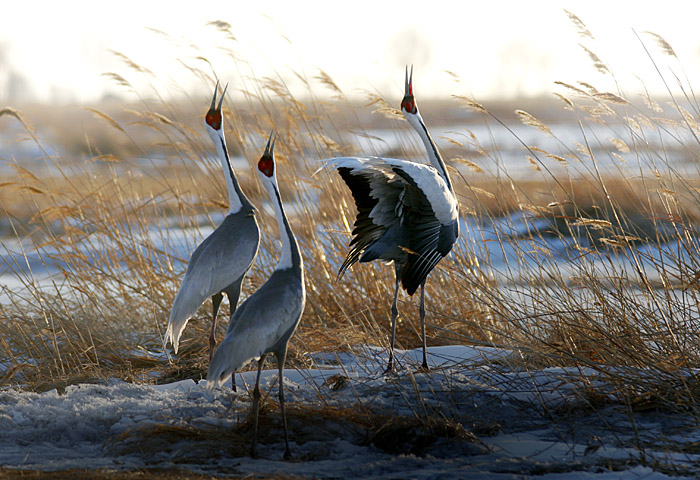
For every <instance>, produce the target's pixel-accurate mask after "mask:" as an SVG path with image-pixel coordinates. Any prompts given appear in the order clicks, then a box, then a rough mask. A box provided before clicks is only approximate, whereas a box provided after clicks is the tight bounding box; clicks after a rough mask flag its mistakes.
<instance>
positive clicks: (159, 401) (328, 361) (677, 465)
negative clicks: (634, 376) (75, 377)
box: [0, 346, 700, 480]
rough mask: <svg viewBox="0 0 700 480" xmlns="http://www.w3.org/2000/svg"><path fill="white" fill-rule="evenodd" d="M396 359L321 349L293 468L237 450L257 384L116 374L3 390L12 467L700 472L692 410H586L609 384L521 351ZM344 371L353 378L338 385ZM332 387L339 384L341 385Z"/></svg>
mask: <svg viewBox="0 0 700 480" xmlns="http://www.w3.org/2000/svg"><path fill="white" fill-rule="evenodd" d="M397 353H398V355H397V359H398V361H399V366H400V370H399V372H398V373H397V374H396V375H388V376H387V375H384V374H383V373H382V371H383V369H384V367H385V362H386V351H385V350H383V349H380V348H376V347H369V346H365V347H361V348H358V349H357V350H356V352H355V354H349V353H341V354H338V355H332V354H316V355H312V356H311V360H312V363H314V365H315V366H314V368H310V369H300V370H293V369H288V370H286V371H285V391H286V393H287V402H288V406H289V411H288V412H289V413H288V417H289V421H290V431H291V438H290V440H291V448H292V452H293V454H294V456H295V458H296V460H295V461H293V462H284V461H282V459H281V457H282V453H283V450H284V447H283V443H282V438H281V436H280V437H279V438H277V440H273V441H270V440H269V439H270V438H276V437H267V438H268V440H267V441H263V442H262V444H260V445H259V456H260V457H259V458H258V459H251V458H249V457H247V456H236V455H232V454H231V452H230V450H228V449H227V445H226V437H225V434H226V432H228V431H229V430H230V429H233V428H234V427H235V426H236V425H237V423H238V422H240V421H242V420H243V419H245V418H246V415H247V414H248V412H249V408H250V397H249V395H248V393H246V391H245V388H239V392H238V393H233V392H232V391H231V390H230V389H228V388H220V389H217V390H215V391H214V392H208V391H207V389H206V388H205V384H206V382H205V381H200V382H196V381H194V380H183V381H179V382H175V383H170V384H167V385H136V384H130V383H126V382H123V381H120V380H110V381H107V382H105V383H103V384H81V385H74V386H69V387H67V388H66V390H65V392H63V393H59V392H57V391H56V390H53V391H50V392H46V393H42V394H38V393H33V392H27V391H22V390H19V389H16V388H3V389H1V390H0V465H1V466H3V467H5V468H17V469H31V470H44V471H47V470H65V469H72V468H79V469H97V468H109V469H117V470H129V469H136V468H145V467H151V468H152V467H154V466H157V467H158V468H164V469H167V468H173V467H178V468H187V469H191V470H192V471H196V472H200V473H210V474H217V473H228V474H231V473H238V474H252V473H255V474H268V475H274V474H275V473H284V474H286V475H297V476H300V477H314V478H418V479H427V478H467V477H468V478H475V479H479V478H489V479H490V478H497V479H516V478H517V479H522V478H542V479H547V480H554V479H564V478H567V479H586V480H588V479H595V480H607V479H613V478H614V479H653V480H660V479H668V478H681V477H673V476H671V475H670V474H669V473H668V472H672V471H679V472H685V473H687V474H688V475H697V474H698V472H700V470H699V469H698V467H697V465H699V464H700V455H698V454H691V453H688V454H686V453H682V451H681V449H677V451H673V449H672V447H668V445H672V444H674V442H675V444H677V445H678V444H683V442H686V443H690V444H692V443H693V442H697V439H698V438H699V437H700V429H699V428H698V425H697V424H696V422H694V421H693V418H692V414H688V415H687V418H686V417H684V416H683V415H678V414H676V415H671V414H668V413H663V412H645V413H630V412H629V411H627V410H626V409H625V408H624V406H623V405H621V404H619V403H615V402H611V403H610V405H608V406H603V407H599V408H587V405H586V403H585V401H584V400H583V399H582V398H580V395H579V393H577V392H578V391H579V390H578V387H580V386H581V385H583V383H584V382H588V383H590V382H594V383H595V382H599V381H600V380H598V379H597V375H596V372H594V371H592V370H590V371H583V370H581V369H576V368H549V369H543V370H540V371H520V370H518V369H517V368H516V367H515V366H514V365H517V362H515V361H514V360H515V358H516V357H515V356H514V355H513V353H512V352H509V351H506V350H499V349H495V348H486V347H466V346H448V347H433V348H431V349H430V361H431V365H432V367H433V370H432V371H431V372H430V373H429V374H426V373H420V372H418V371H417V370H416V368H417V366H418V365H420V362H421V351H420V349H418V350H411V351H399V352H397ZM508 365H513V366H508ZM270 366H271V369H270V370H266V371H264V372H263V380H262V382H261V384H262V385H263V386H264V391H265V392H267V393H268V394H269V400H268V401H269V402H270V408H268V411H267V413H265V414H264V415H266V416H268V417H269V418H270V419H276V420H279V410H278V405H277V382H276V378H277V370H276V368H274V365H270ZM341 376H342V377H343V378H344V380H345V382H344V383H342V382H341V383H334V382H332V381H331V382H329V381H328V380H329V379H331V380H337V379H339V378H341ZM253 381H254V372H252V371H251V372H244V373H243V374H240V375H239V374H237V382H238V385H239V387H240V386H242V385H243V384H244V383H245V384H246V387H247V386H250V385H252V382H253ZM332 384H335V385H337V386H338V387H339V388H337V389H331V388H330V386H329V385H332ZM295 406H296V407H299V408H301V407H310V408H314V407H315V408H318V409H319V410H318V411H319V412H320V411H322V409H323V408H328V407H336V408H349V409H353V410H356V411H358V412H361V411H367V410H368V409H369V410H370V411H371V412H372V413H373V414H374V413H376V415H377V422H379V423H381V422H383V421H386V419H388V418H398V417H402V416H406V417H409V418H416V417H418V418H423V419H426V418H428V417H443V418H449V419H452V420H454V421H455V422H459V423H461V425H462V426H463V427H464V428H465V429H466V430H467V431H472V432H473V433H474V434H475V435H476V438H477V439H478V440H474V441H472V440H468V439H467V440H460V439H456V438H452V439H445V438H437V439H435V440H434V441H433V442H432V443H429V444H428V445H427V446H426V447H425V448H423V449H421V451H419V452H418V453H417V454H414V453H410V451H404V452H403V453H402V452H401V451H399V453H391V451H390V449H387V448H386V447H384V448H385V449H384V450H382V448H380V446H381V445H379V444H378V443H376V442H375V443H372V442H368V441H367V440H368V435H367V432H361V431H360V430H361V429H360V428H359V427H358V426H357V425H355V426H354V427H353V426H352V425H350V422H347V425H343V424H342V421H340V420H339V421H337V422H334V421H329V422H328V426H327V428H326V427H325V426H324V427H323V428H319V426H318V425H316V424H313V422H312V423H310V424H309V425H305V423H306V422H308V419H297V418H295V415H296V413H295V412H298V411H299V410H296V411H295V409H294V407H295ZM382 419H383V420H382ZM265 425H266V423H264V422H263V423H261V426H262V428H264V426H265ZM267 425H270V423H269V422H268V423H267ZM157 426H171V427H182V428H190V429H195V430H196V429H209V430H210V431H215V432H219V435H218V437H214V438H215V440H214V441H212V440H211V439H209V440H203V439H201V438H190V437H172V438H170V440H164V439H163V438H156V439H155V440H154V439H151V440H148V438H147V437H145V439H144V438H141V439H140V440H139V437H138V432H139V431H143V429H148V428H149V427H157ZM212 429H213V430H212ZM217 429H218V430H217ZM416 432H418V433H416ZM414 433H415V435H420V430H407V431H405V432H404V433H403V434H402V435H404V437H405V438H400V440H402V441H406V442H408V444H409V445H411V442H414V441H415V439H416V438H417V437H415V436H414ZM246 435H247V434H246ZM247 440H248V439H247V437H246V442H247ZM661 440H663V441H661ZM139 442H141V443H139ZM207 442H208V443H207ZM134 444H137V445H138V448H132V447H133V445H134ZM640 444H643V445H645V447H643V448H644V450H643V455H642V450H640V449H638V448H635V445H640ZM695 450H697V449H695ZM690 451H693V450H690ZM642 457H643V458H644V461H642V460H641V459H642ZM650 465H656V466H660V465H663V466H665V468H664V469H657V470H654V469H653V468H652V467H650ZM674 469H677V470H674ZM687 478H692V477H691V476H689V477H687Z"/></svg>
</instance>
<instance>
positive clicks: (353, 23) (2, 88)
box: [0, 0, 700, 106]
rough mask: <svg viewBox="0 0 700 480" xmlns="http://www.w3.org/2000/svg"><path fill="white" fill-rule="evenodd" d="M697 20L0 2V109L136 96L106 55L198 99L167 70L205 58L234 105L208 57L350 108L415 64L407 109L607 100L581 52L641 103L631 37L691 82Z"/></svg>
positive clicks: (625, 12) (674, 9) (661, 10)
mask: <svg viewBox="0 0 700 480" xmlns="http://www.w3.org/2000/svg"><path fill="white" fill-rule="evenodd" d="M563 8H566V9H568V10H570V11H571V12H573V13H574V14H576V15H577V16H578V17H579V18H580V19H581V20H582V21H583V22H584V23H585V24H586V25H587V26H588V29H589V30H590V32H591V33H592V34H593V35H594V36H595V41H592V40H590V39H588V38H582V37H580V36H579V35H578V34H577V31H576V28H575V26H574V25H573V24H572V22H571V21H570V20H569V19H568V18H567V16H566V15H565V13H564V12H563ZM698 18H700V2H688V1H685V0H684V1H680V0H667V1H665V2H658V1H655V2H651V1H611V0H607V1H598V0H589V1H582V2H578V1H534V0H531V1H525V0H519V1H506V0H503V1H498V0H494V1H490V2H468V1H444V0H424V1H421V2H417V1H401V2H396V1H380V0H374V1H366V0H355V1H351V2H333V1H328V0H325V1H306V2H304V1H299V0H297V1H278V0H267V1H260V2H241V1H231V0H227V1H223V0H208V1H206V2H196V6H195V2H191V1H188V2H180V1H167V2H166V1H148V0H141V1H138V2H136V1H132V0H121V1H119V2H96V1H89V2H88V1H76V0H73V1H70V0H68V1H34V2H23V1H18V0H14V1H11V0H0V102H2V104H5V103H8V102H12V101H13V100H14V99H16V98H18V96H19V97H22V96H27V95H31V97H32V98H33V99H35V100H39V101H50V100H57V101H61V102H69V101H80V102H88V103H89V102H95V101H97V100H98V99H99V98H101V97H102V96H103V95H105V94H108V93H114V92H118V93H124V89H123V88H121V87H118V86H116V85H114V83H113V82H112V81H111V80H110V79H109V78H107V77H105V76H104V75H102V74H103V73H106V72H116V73H119V74H122V75H124V76H125V77H127V78H128V79H129V80H130V81H132V82H133V84H134V86H135V87H136V89H137V90H138V91H139V92H140V93H142V94H143V95H145V96H149V95H150V94H151V93H152V90H151V87H149V86H148V85H147V84H146V82H145V81H146V80H149V79H147V78H145V77H143V76H141V75H136V74H135V73H134V72H133V71H131V70H130V69H129V68H128V67H127V66H125V65H124V64H123V63H122V62H120V61H119V60H118V59H117V58H116V57H115V56H114V55H112V54H111V53H109V51H110V50H115V51H118V52H121V53H123V54H125V55H127V56H129V57H130V58H131V59H133V60H134V61H135V62H136V63H138V64H140V65H142V66H145V67H147V68H148V69H149V70H150V71H152V72H153V74H154V78H153V79H150V80H151V82H152V83H154V84H156V87H155V88H156V89H157V90H158V91H159V93H160V94H161V95H164V96H166V97H168V96H169V95H177V94H179V93H181V92H183V91H186V92H188V93H198V91H197V90H199V89H201V90H204V88H202V87H203V85H202V82H201V80H199V79H197V78H195V77H194V76H193V75H191V74H189V73H188V72H187V70H186V69H185V68H184V67H183V66H182V64H181V63H180V62H181V61H182V62H184V63H185V64H188V65H193V66H197V67H202V66H203V63H202V62H200V61H197V60H195V57H197V56H204V57H206V58H207V59H209V60H210V61H211V63H212V65H213V67H214V68H215V69H216V71H217V74H218V75H219V76H220V77H221V78H222V79H224V80H225V81H228V82H229V83H230V84H231V85H230V87H229V91H232V92H233V93H234V94H235V91H236V89H237V88H241V83H242V80H241V79H240V71H241V70H240V68H239V69H238V71H237V69H236V66H235V65H234V62H233V60H232V59H231V57H230V56H228V55H227V54H225V53H223V52H222V49H221V47H228V48H232V49H234V50H235V51H236V53H237V55H238V56H239V58H241V59H242V60H244V61H245V62H247V63H248V64H249V65H250V71H251V72H252V73H253V74H254V75H255V77H257V78H262V77H265V76H271V75H275V72H277V73H278V74H279V75H281V76H282V78H283V79H284V80H285V81H286V82H288V83H289V85H290V86H291V87H292V88H295V89H296V88H298V87H300V82H299V81H298V80H297V79H296V78H295V75H294V73H293V72H299V73H302V74H305V75H307V76H309V77H312V76H315V75H317V73H318V69H319V68H321V69H323V70H324V71H325V72H327V73H328V74H329V75H330V76H331V77H332V78H333V79H334V80H335V81H336V83H337V84H338V85H339V86H340V87H341V88H342V89H343V91H344V92H345V93H346V94H347V95H350V96H351V95H354V94H355V92H358V91H359V90H362V89H364V90H378V91H380V92H382V93H384V94H388V95H394V96H395V95H400V94H401V93H402V89H403V68H404V65H405V64H406V63H412V64H414V65H415V72H416V73H415V75H414V84H415V86H416V89H417V92H418V91H420V96H421V98H423V97H445V98H447V97H449V96H450V95H453V94H460V95H462V94H466V95H471V96H473V97H475V98H477V99H487V98H499V97H513V96H516V95H521V94H522V95H542V94H545V95H548V94H549V93H550V92H552V91H553V90H555V87H554V85H553V82H554V81H556V80H561V81H565V82H568V83H575V82H576V81H586V82H590V83H593V84H595V85H596V86H598V87H599V89H601V88H607V89H610V90H613V89H614V84H613V82H612V81H611V76H610V75H607V76H604V75H602V74H599V73H597V72H596V70H595V69H594V68H593V66H592V62H591V61H590V60H589V58H588V57H587V55H586V54H585V52H584V51H583V49H582V48H581V47H580V46H579V43H583V44H584V45H586V46H587V47H588V48H590V49H591V50H593V51H594V52H595V53H596V54H598V55H599V56H600V57H601V58H602V59H603V60H604V61H606V62H607V63H608V64H609V66H610V67H611V69H612V70H613V72H614V73H615V76H616V79H617V80H618V82H619V85H620V86H621V87H622V88H623V89H624V90H625V91H626V92H627V93H631V94H634V93H636V92H639V91H641V83H640V80H639V79H640V78H641V79H643V81H644V83H645V84H646V85H647V87H648V88H650V89H651V90H652V91H653V92H662V90H663V85H662V84H661V83H660V82H659V80H658V75H657V74H656V73H655V71H654V69H653V66H652V64H651V61H650V60H649V57H648V56H647V54H646V53H645V51H644V49H643V47H642V45H641V44H640V42H639V40H638V39H637V38H636V36H635V35H634V33H633V29H634V30H636V31H637V32H639V33H640V35H641V36H642V39H643V40H644V42H645V44H646V45H647V47H648V48H649V49H650V52H651V53H652V55H653V57H654V60H656V61H657V62H658V63H659V66H660V68H661V69H662V71H663V72H664V74H667V73H669V68H672V69H673V71H675V72H676V73H680V72H681V67H682V69H683V70H685V73H687V74H688V76H689V77H690V78H691V79H692V80H696V81H700V68H699V67H700V35H698V33H697V32H698V27H697V22H698ZM214 20H223V21H225V22H228V23H229V24H231V28H232V31H233V33H234V35H235V36H236V39H237V41H236V42H231V41H227V40H225V39H224V35H223V34H222V33H221V32H219V31H217V30H216V29H215V28H213V27H211V26H207V25H206V24H207V22H210V21H214ZM150 29H157V30H160V31H163V32H165V33H167V34H168V35H169V36H170V37H172V38H171V39H168V38H165V37H163V36H162V35H158V34H156V33H154V32H153V31H151V30H150ZM644 31H652V32H655V33H657V34H659V35H661V36H662V37H664V38H665V39H666V40H667V41H668V42H669V43H670V44H671V45H672V47H673V48H674V49H675V51H676V53H677V55H678V57H679V58H680V60H681V63H680V64H677V63H674V62H669V58H668V57H667V56H664V55H663V54H662V53H661V52H660V50H659V49H658V48H657V47H656V45H655V43H654V41H653V40H652V39H651V38H650V37H649V36H646V35H644V34H642V32H644ZM239 67H240V64H239ZM446 71H451V72H454V73H455V74H457V75H458V77H459V79H460V82H459V83H456V82H455V80H454V79H453V77H452V76H450V75H449V74H447V73H446ZM237 72H238V73H237ZM11 84H12V86H13V88H14V90H13V92H14V99H13V98H10V97H9V94H10V93H11V92H10V90H11V89H10V85H11ZM17 85H21V86H22V88H21V89H20V91H18V90H17ZM25 86H26V88H25ZM208 90H209V89H208V88H207V91H208ZM319 90H320V92H319V93H327V92H325V91H324V89H323V88H322V87H319ZM295 93H298V92H297V91H295ZM2 104H0V106H3V105H2Z"/></svg>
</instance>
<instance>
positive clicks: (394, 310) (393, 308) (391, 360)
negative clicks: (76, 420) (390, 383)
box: [384, 270, 401, 373]
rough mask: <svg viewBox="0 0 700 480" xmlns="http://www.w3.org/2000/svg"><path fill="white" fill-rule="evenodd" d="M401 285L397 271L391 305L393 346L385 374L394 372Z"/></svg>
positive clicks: (390, 349)
mask: <svg viewBox="0 0 700 480" xmlns="http://www.w3.org/2000/svg"><path fill="white" fill-rule="evenodd" d="M400 284H401V275H400V272H399V271H398V270H397V271H396V288H394V301H393V302H392V304H391V346H390V348H389V363H388V364H387V366H386V370H384V373H392V372H393V371H394V339H395V338H396V318H397V317H398V316H399V309H398V307H397V306H396V301H397V299H398V297H399V285H400Z"/></svg>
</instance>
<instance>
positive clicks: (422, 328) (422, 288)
mask: <svg viewBox="0 0 700 480" xmlns="http://www.w3.org/2000/svg"><path fill="white" fill-rule="evenodd" d="M420 333H421V336H422V337H423V367H422V368H423V370H425V371H426V372H427V371H428V370H430V368H428V353H427V348H426V346H425V280H423V283H421V284H420Z"/></svg>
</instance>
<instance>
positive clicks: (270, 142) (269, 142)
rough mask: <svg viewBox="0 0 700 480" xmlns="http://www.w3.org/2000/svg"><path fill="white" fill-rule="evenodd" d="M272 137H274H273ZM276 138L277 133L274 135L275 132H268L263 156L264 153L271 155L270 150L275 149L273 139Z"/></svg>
mask: <svg viewBox="0 0 700 480" xmlns="http://www.w3.org/2000/svg"><path fill="white" fill-rule="evenodd" d="M273 137H274V139H273ZM276 140H277V135H275V132H274V131H273V132H270V138H268V139H267V146H266V147H265V153H263V156H265V155H272V152H273V151H274V149H275V141H276Z"/></svg>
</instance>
